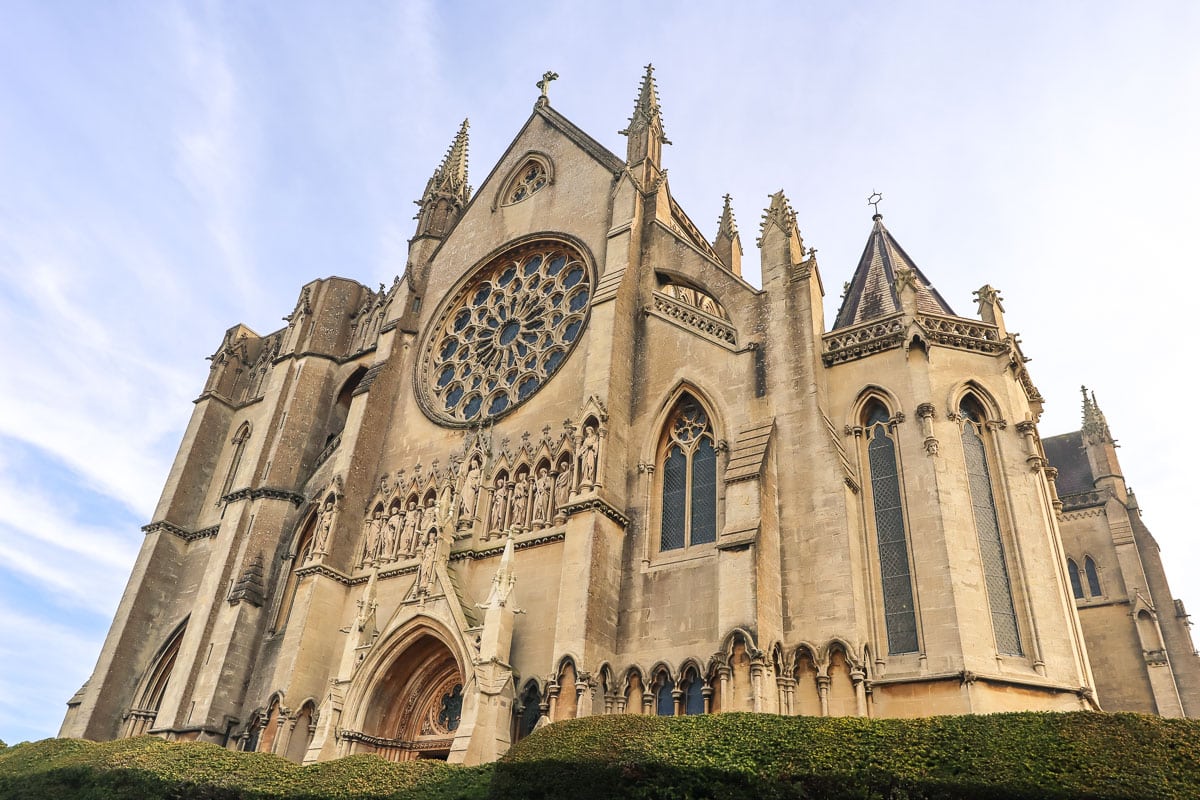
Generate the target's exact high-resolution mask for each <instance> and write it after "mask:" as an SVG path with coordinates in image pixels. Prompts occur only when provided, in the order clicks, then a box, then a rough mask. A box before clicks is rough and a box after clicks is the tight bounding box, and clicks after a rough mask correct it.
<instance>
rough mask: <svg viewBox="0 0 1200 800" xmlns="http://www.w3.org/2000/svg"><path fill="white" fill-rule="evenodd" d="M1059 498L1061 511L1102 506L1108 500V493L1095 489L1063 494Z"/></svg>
mask: <svg viewBox="0 0 1200 800" xmlns="http://www.w3.org/2000/svg"><path fill="white" fill-rule="evenodd" d="M1059 500H1061V501H1062V504H1063V511H1075V510H1076V509H1080V508H1092V507H1093V506H1102V505H1104V503H1105V502H1106V501H1107V500H1108V495H1107V494H1105V493H1103V492H1096V491H1092V492H1076V493H1075V494H1064V495H1062V496H1061V497H1060V498H1059Z"/></svg>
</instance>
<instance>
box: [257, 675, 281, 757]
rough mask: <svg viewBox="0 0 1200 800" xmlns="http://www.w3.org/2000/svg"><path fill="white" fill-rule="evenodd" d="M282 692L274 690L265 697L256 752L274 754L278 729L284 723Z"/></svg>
mask: <svg viewBox="0 0 1200 800" xmlns="http://www.w3.org/2000/svg"><path fill="white" fill-rule="evenodd" d="M283 703H284V692H283V690H282V689H276V690H275V691H273V692H271V694H269V695H268V696H267V705H266V711H265V712H264V717H263V723H262V733H260V734H259V737H258V748H257V750H258V752H260V753H274V752H275V746H276V742H277V741H278V740H279V728H280V726H281V724H282V723H283V722H284V719H285V716H284V715H285V713H286V711H287V707H286V706H284V704H283Z"/></svg>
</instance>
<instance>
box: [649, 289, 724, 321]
mask: <svg viewBox="0 0 1200 800" xmlns="http://www.w3.org/2000/svg"><path fill="white" fill-rule="evenodd" d="M659 291H661V292H662V293H663V294H665V295H666V296H667V297H670V298H671V299H673V300H677V301H679V302H680V303H685V304H687V305H689V306H692V307H694V308H698V309H700V310H701V311H703V312H704V313H706V314H712V315H713V316H714V317H720V318H721V319H724V320H727V319H729V314H728V313H726V311H725V307H724V306H722V305H721V304H720V303H719V302H717V299H716V298H715V297H713V296H712V295H710V294H708V293H707V292H705V291H702V290H700V289H695V288H692V287H691V286H683V285H681V284H678V283H664V284H663V285H662V287H661V288H660V289H659Z"/></svg>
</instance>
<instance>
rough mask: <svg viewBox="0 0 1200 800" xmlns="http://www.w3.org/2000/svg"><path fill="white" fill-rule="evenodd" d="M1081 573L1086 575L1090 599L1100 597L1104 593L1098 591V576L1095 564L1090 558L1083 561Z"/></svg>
mask: <svg viewBox="0 0 1200 800" xmlns="http://www.w3.org/2000/svg"><path fill="white" fill-rule="evenodd" d="M1083 571H1084V573H1086V574H1087V582H1088V591H1089V592H1091V595H1092V597H1100V596H1101V595H1102V594H1104V592H1102V591H1100V575H1099V574H1097V572H1096V562H1095V561H1092V557H1091V556H1087V557H1086V558H1084V559H1083Z"/></svg>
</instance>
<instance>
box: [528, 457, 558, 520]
mask: <svg viewBox="0 0 1200 800" xmlns="http://www.w3.org/2000/svg"><path fill="white" fill-rule="evenodd" d="M553 493H554V479H553V478H551V477H550V470H548V469H546V468H545V467H542V468H541V469H540V470H538V476H537V480H535V481H534V482H533V524H534V526H539V525H540V526H542V527H545V526H546V525H549V524H550V499H551V495H552V494H553Z"/></svg>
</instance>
